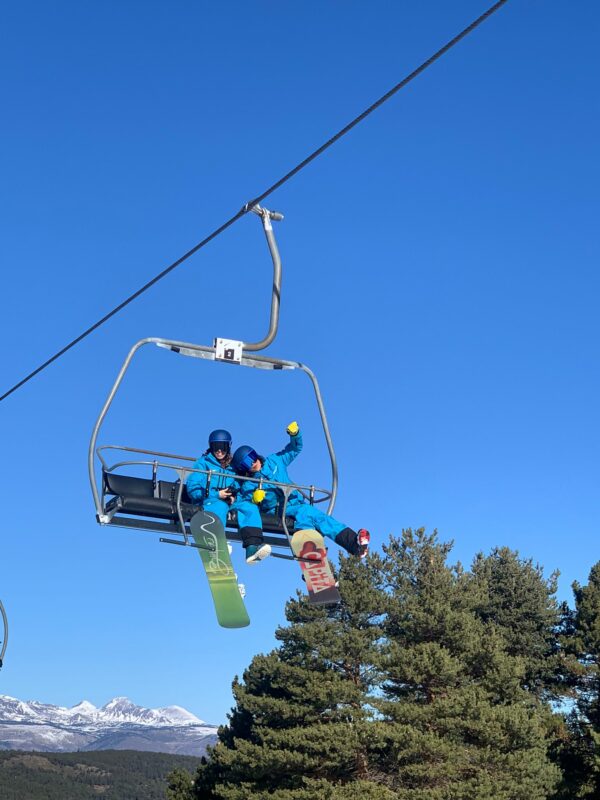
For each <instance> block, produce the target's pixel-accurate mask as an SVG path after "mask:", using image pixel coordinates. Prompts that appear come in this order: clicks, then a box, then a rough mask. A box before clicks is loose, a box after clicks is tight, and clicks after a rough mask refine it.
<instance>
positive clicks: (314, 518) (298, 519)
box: [285, 503, 348, 540]
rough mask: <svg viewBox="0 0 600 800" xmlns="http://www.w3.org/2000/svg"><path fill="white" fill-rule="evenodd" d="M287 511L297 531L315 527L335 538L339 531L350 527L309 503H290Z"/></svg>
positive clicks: (324, 534)
mask: <svg viewBox="0 0 600 800" xmlns="http://www.w3.org/2000/svg"><path fill="white" fill-rule="evenodd" d="M285 513H286V516H288V517H293V519H294V530H295V531H301V530H307V529H312V528H314V529H315V530H316V531H319V533H322V534H323V536H327V537H328V538H329V539H334V540H335V537H336V536H337V535H338V533H340V532H341V531H343V530H344V528H347V527H348V526H347V525H345V524H344V523H343V522H338V521H337V519H334V518H333V517H330V516H329V514H325V512H324V511H321V510H320V509H318V508H317V507H316V506H311V505H310V504H309V503H288V505H287V508H286V510H285Z"/></svg>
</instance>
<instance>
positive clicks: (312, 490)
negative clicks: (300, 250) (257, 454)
mask: <svg viewBox="0 0 600 800" xmlns="http://www.w3.org/2000/svg"><path fill="white" fill-rule="evenodd" d="M249 210H251V211H253V212H254V213H255V214H257V215H258V216H259V217H260V218H261V221H262V225H263V230H264V233H265V236H266V239H267V244H268V247H269V252H270V254H271V260H272V262H273V286H272V295H271V313H270V322H269V331H268V333H267V335H266V336H265V338H264V339H262V340H261V341H259V342H254V343H253V342H243V341H237V340H233V339H224V338H215V339H214V341H213V344H212V345H201V344H192V343H189V342H180V341H173V340H171V339H163V338H156V337H152V338H146V339H141V340H140V341H138V342H137V343H136V344H135V345H134V346H133V347H132V348H131V350H130V351H129V354H128V355H127V358H126V359H125V361H124V363H123V366H122V367H121V369H120V371H119V373H118V375H117V378H116V380H115V383H114V385H113V387H112V389H111V390H110V392H109V394H108V397H107V399H106V402H105V403H104V406H103V407H102V410H101V411H100V415H99V417H98V420H97V421H96V424H95V426H94V430H93V432H92V437H91V440H90V445H89V450H88V470H89V478H90V485H91V488H92V495H93V498H94V505H95V508H96V520H97V521H98V522H99V523H100V525H113V526H117V527H121V528H130V529H135V530H142V531H152V532H155V533H158V534H160V541H161V542H164V543H167V544H176V545H183V546H188V547H199V548H200V549H202V546H201V545H198V544H195V543H194V541H192V540H191V539H190V535H191V534H190V526H189V522H190V519H191V518H192V517H193V515H194V514H195V513H196V512H197V511H198V510H199V506H198V505H195V504H194V503H193V501H192V500H191V498H190V497H189V496H188V494H187V491H186V486H185V483H186V480H187V478H188V476H189V475H190V473H191V472H200V473H202V474H204V475H205V476H206V488H208V486H209V485H210V482H211V480H213V479H214V478H215V477H219V476H220V475H222V474H223V473H220V472H217V471H208V472H207V471H205V470H194V469H193V467H192V464H193V463H194V461H195V460H196V459H195V458H194V457H191V456H186V455H176V454H173V453H164V452H158V451H154V450H147V449H140V448H135V447H131V446H123V445H100V446H98V444H97V442H98V435H99V433H100V428H101V427H102V424H103V422H104V419H105V417H106V415H107V413H108V411H109V409H110V406H111V404H112V402H113V399H114V397H115V394H116V393H117V391H118V389H119V388H120V386H121V383H122V381H123V378H124V377H125V373H126V372H127V370H128V368H129V366H130V364H131V362H132V360H133V357H134V356H135V355H136V353H137V352H138V351H139V350H140V349H141V348H142V347H144V346H145V345H155V346H157V347H160V348H163V349H166V350H169V351H170V352H172V353H174V354H176V355H179V356H184V357H186V358H197V359H200V360H201V361H204V362H213V363H218V362H221V363H223V362H225V363H230V364H234V365H237V366H240V367H250V368H251V369H262V370H275V371H279V370H294V369H296V370H300V371H301V372H303V373H304V374H305V375H307V376H308V378H309V379H310V381H311V384H312V387H313V390H314V393H315V398H316V401H317V406H318V408H319V413H320V416H321V423H322V426H323V432H324V434H325V440H326V443H327V449H328V452H329V458H330V462H331V488H330V489H323V488H318V487H316V486H301V485H298V484H279V483H276V482H274V481H269V485H273V486H277V487H279V488H280V489H281V490H282V493H283V497H284V500H283V503H282V504H281V507H280V508H279V509H278V511H277V513H276V514H274V515H263V514H261V517H262V524H263V531H264V534H265V537H264V539H265V542H266V543H268V544H270V545H271V547H274V548H278V549H279V550H283V551H284V552H281V553H280V552H273V555H274V556H275V557H278V558H284V559H289V560H298V559H297V557H296V556H294V555H293V551H292V548H291V534H290V527H289V526H290V525H291V524H292V521H291V520H289V519H288V518H286V513H285V509H286V505H287V500H288V497H289V496H290V494H291V493H292V492H293V491H294V490H297V491H299V492H301V493H302V495H303V496H304V497H305V498H306V499H307V501H308V502H310V503H322V502H327V503H328V506H327V513H328V514H331V512H332V511H333V508H334V505H335V500H336V495H337V482H338V479H337V462H336V457H335V451H334V449H333V443H332V441H331V435H330V432H329V425H328V422H327V416H326V414H325V407H324V405H323V399H322V397H321V392H320V389H319V384H318V382H317V378H316V376H315V374H314V373H313V372H312V370H310V369H309V368H308V367H307V366H306V365H305V364H301V363H300V362H298V361H286V360H282V359H277V358H271V357H268V356H264V355H256V352H257V351H258V350H263V349H264V348H266V347H267V346H268V345H269V344H271V343H272V341H273V340H274V338H275V336H276V334H277V328H278V324H279V306H280V296H281V258H280V256H279V250H278V248H277V243H276V241H275V236H274V233H273V226H272V224H271V223H272V221H279V220H282V219H283V215H282V214H280V213H279V212H276V211H269V210H268V209H266V208H262V207H261V206H258V205H255V206H254V207H252V208H251V209H249ZM96 459H97V460H98V462H99V467H100V469H99V481H98V480H97V477H96V464H95V460H96ZM140 468H142V471H143V472H144V473H145V475H146V476H147V477H138V476H137V474H138V473H139V472H140ZM132 472H134V473H135V475H134V474H132ZM250 480H255V481H256V482H257V484H258V485H259V487H260V485H261V481H260V480H259V479H251V478H250ZM166 534H168V536H167V535H166ZM225 534H226V537H227V539H228V540H229V541H234V542H239V541H241V536H240V534H239V532H238V524H237V517H236V512H235V511H230V512H229V514H228V516H227V526H226V530H225Z"/></svg>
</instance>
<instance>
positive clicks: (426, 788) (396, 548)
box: [377, 530, 559, 800]
mask: <svg viewBox="0 0 600 800" xmlns="http://www.w3.org/2000/svg"><path fill="white" fill-rule="evenodd" d="M384 550H385V552H386V555H387V558H386V559H385V561H384V563H383V569H384V572H385V575H386V576H387V587H388V592H389V601H388V607H387V616H386V619H385V623H384V631H385V634H386V636H387V644H386V651H387V652H386V662H385V670H386V673H387V681H386V683H385V685H384V697H383V698H382V700H381V701H380V702H379V704H378V705H379V708H380V710H381V712H382V715H383V720H381V721H380V722H378V723H377V728H378V737H379V740H380V768H381V771H382V773H384V774H386V775H387V785H388V786H390V788H391V789H392V790H393V791H394V792H395V796H396V797H397V798H398V800H446V798H452V800H545V798H547V797H548V795H549V794H550V793H551V792H552V791H553V789H554V786H555V785H556V783H557V780H558V777H559V775H558V770H557V768H556V767H554V766H553V765H552V764H551V763H550V761H549V758H548V754H547V750H548V744H547V741H546V734H547V732H548V729H549V716H550V715H549V711H548V710H547V709H546V707H545V706H544V705H542V704H541V703H540V702H539V701H538V700H537V698H536V697H535V696H533V695H532V694H531V693H529V692H527V691H526V690H525V689H524V688H523V687H522V684H523V681H524V676H525V674H526V669H527V662H526V660H525V659H524V658H523V657H521V656H519V655H515V654H513V653H511V652H510V648H509V647H507V644H506V640H505V637H504V636H503V632H502V630H501V628H499V627H498V626H496V625H495V624H494V623H493V622H490V621H488V622H484V621H483V620H482V619H481V616H480V615H479V613H478V609H480V608H481V606H482V603H484V601H485V593H484V592H483V589H482V585H481V582H480V581H477V580H474V578H473V576H472V575H470V574H468V573H465V572H464V570H463V569H462V567H461V566H460V565H456V566H454V567H449V566H447V565H446V559H447V556H448V554H449V552H450V545H448V544H440V543H439V542H438V541H437V537H436V534H435V533H434V534H432V535H427V534H426V533H425V532H424V531H423V530H419V531H416V532H414V533H413V532H412V531H410V530H409V531H404V532H403V535H402V538H401V539H394V538H392V539H391V541H390V544H389V545H388V546H387V547H385V548H384Z"/></svg>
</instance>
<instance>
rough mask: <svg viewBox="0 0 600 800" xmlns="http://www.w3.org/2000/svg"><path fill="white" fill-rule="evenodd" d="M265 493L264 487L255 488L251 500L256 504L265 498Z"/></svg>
mask: <svg viewBox="0 0 600 800" xmlns="http://www.w3.org/2000/svg"><path fill="white" fill-rule="evenodd" d="M265 494H266V492H265V490H264V489H255V490H254V491H253V492H252V502H253V503H256V505H258V504H259V503H262V501H263V500H264V499H265Z"/></svg>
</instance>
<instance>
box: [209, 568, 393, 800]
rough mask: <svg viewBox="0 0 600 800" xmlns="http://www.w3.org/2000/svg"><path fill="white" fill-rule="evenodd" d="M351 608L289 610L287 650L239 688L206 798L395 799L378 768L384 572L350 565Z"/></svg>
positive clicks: (346, 575)
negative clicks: (375, 698) (375, 746)
mask: <svg viewBox="0 0 600 800" xmlns="http://www.w3.org/2000/svg"><path fill="white" fill-rule="evenodd" d="M340 592H341V594H342V598H343V603H342V604H340V605H339V606H334V607H329V608H316V607H314V606H310V605H309V604H308V603H307V602H306V600H305V599H304V598H302V599H298V600H292V601H290V602H289V603H288V605H287V607H286V616H287V619H288V622H289V623H290V624H289V626H287V627H284V628H281V629H279V630H278V632H277V634H276V635H277V638H278V640H279V641H280V643H281V644H280V647H279V648H278V649H277V650H275V651H273V652H272V653H269V654H268V655H259V656H256V657H255V658H254V659H253V660H252V663H251V664H250V666H249V667H248V669H247V670H246V671H245V673H244V676H243V681H242V682H238V681H236V682H235V683H234V687H233V690H234V696H235V700H236V706H235V709H234V710H233V712H232V714H231V715H230V722H229V725H228V726H226V727H225V728H223V729H222V730H220V732H219V743H218V744H217V745H216V747H215V748H214V750H213V751H212V753H211V755H210V758H209V760H208V761H207V763H205V764H204V765H203V766H202V767H201V768H200V770H199V772H198V775H197V778H196V781H195V796H196V797H197V798H202V800H212V799H213V798H219V800H248V798H253V800H255V799H256V800H259V799H260V798H270V799H272V800H328V799H330V800H354V798H356V800H359V798H360V799H361V800H371V799H372V800H389V799H391V798H394V797H395V795H394V794H393V793H390V792H389V791H388V790H387V789H386V788H385V786H379V785H378V783H377V777H378V776H377V775H374V774H373V771H372V768H371V763H370V749H371V743H370V736H371V733H370V724H371V723H370V719H371V716H372V711H373V709H372V706H371V704H370V697H371V694H372V692H373V690H374V688H375V687H376V686H377V683H378V681H379V671H378V668H377V662H378V642H379V639H380V637H381V628H380V625H379V622H380V618H381V614H382V610H383V609H382V606H381V601H382V594H381V592H379V591H378V590H377V588H376V570H375V568H374V567H373V566H372V565H370V566H366V565H364V564H359V563H358V562H357V561H356V559H345V560H343V563H342V566H341V574H340Z"/></svg>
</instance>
